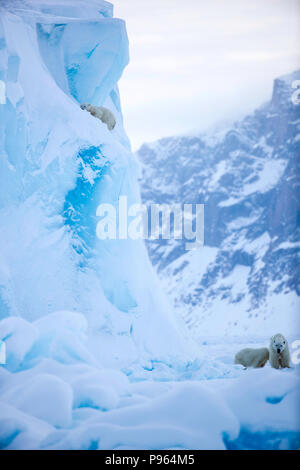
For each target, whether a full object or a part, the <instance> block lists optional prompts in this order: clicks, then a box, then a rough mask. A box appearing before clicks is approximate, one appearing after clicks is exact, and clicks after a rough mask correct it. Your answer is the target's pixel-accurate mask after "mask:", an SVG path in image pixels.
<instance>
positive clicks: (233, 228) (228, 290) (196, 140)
mask: <svg viewBox="0 0 300 470" xmlns="http://www.w3.org/2000/svg"><path fill="white" fill-rule="evenodd" d="M299 77H300V72H295V73H294V74H291V75H289V76H285V77H281V78H279V79H276V80H275V81H274V89H273V95H272V99H271V100H270V102H268V103H266V104H265V105H264V106H262V107H261V108H260V109H258V110H257V111H255V112H254V114H252V115H250V116H247V117H245V119H243V120H242V121H241V122H238V123H236V124H235V125H234V126H233V127H232V128H231V129H226V130H224V131H223V132H220V133H219V135H211V136H210V135H202V136H193V137H170V138H165V139H162V140H160V141H158V142H155V143H153V144H149V145H148V144H145V145H143V146H142V147H141V149H140V150H139V152H138V156H139V158H140V159H141V161H142V163H143V169H144V170H143V176H142V178H141V184H142V198H143V200H144V202H146V203H151V202H155V203H168V202H170V203H171V202H177V203H204V204H205V247H204V248H203V249H200V250H199V251H197V252H186V251H185V245H184V242H181V241H180V240H179V241H178V240H175V241H174V240H157V241H149V243H148V248H149V253H150V256H151V259H152V261H153V263H154V265H155V266H156V267H157V269H158V271H159V273H160V276H161V278H162V280H163V281H164V283H165V285H166V289H167V290H168V291H169V292H170V295H171V297H172V298H173V301H174V305H175V306H177V307H178V308H179V309H180V310H183V312H184V316H185V318H186V321H187V322H188V324H190V326H192V330H193V331H194V332H195V333H196V335H199V334H200V335H201V334H212V335H214V334H221V335H223V334H224V333H226V332H228V333H230V334H241V333H243V334H244V333H245V332H248V333H250V332H251V333H252V334H258V335H269V334H272V331H274V332H275V331H277V329H278V331H281V330H283V331H288V332H294V331H296V330H297V329H298V331H299V330H300V323H299V322H300V320H299V300H298V299H299V297H298V296H299V293H300V287H299V246H300V245H299V145H300V138H299V137H300V111H299V109H300V106H299V105H296V104H293V102H292V100H291V96H292V94H293V92H294V91H295V90H294V89H293V88H292V86H291V84H292V82H293V81H294V80H297V79H298V80H299Z"/></svg>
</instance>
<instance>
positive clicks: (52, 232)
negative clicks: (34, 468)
mask: <svg viewBox="0 0 300 470" xmlns="http://www.w3.org/2000/svg"><path fill="white" fill-rule="evenodd" d="M0 6H1V11H0V13H1V15H0V17H1V21H0V80H2V81H3V82H4V83H5V93H6V96H5V98H6V99H5V102H4V103H1V104H0V117H1V126H0V131H1V133H0V177H1V182H0V224H1V231H0V261H1V264H0V340H1V341H2V344H1V343H0V346H1V348H2V349H1V361H2V362H3V364H1V365H0V447H1V448H2V449H138V448H143V449H171V448H172V449H203V448H205V449H224V448H284V449H287V448H297V447H299V445H300V443H299V431H300V426H299V413H298V406H299V405H298V404H299V390H300V387H299V380H300V379H299V369H298V368H292V369H288V370H279V371H278V370H274V369H271V368H270V367H269V366H267V367H266V368H264V369H262V370H252V371H251V370H247V371H244V370H243V368H242V367H241V366H238V365H234V364H233V357H234V354H235V352H237V350H238V349H240V348H242V347H243V346H246V345H249V344H250V345H255V344H257V345H259V346H260V345H262V344H265V345H267V343H268V338H263V339H262V338H259V339H258V338H254V336H253V335H252V336H251V337H250V336H248V337H247V336H245V337H243V336H240V337H232V336H230V334H228V332H227V336H226V337H222V336H220V334H219V337H218V338H213V337H210V336H209V335H208V334H205V337H203V338H202V337H201V338H199V337H195V338H192V335H191V333H190V331H189V330H188V329H187V328H186V325H185V324H184V322H183V321H182V319H181V318H180V316H179V315H177V313H174V312H173V309H172V308H171V307H170V304H169V302H168V299H167V298H166V297H165V295H164V293H163V290H162V289H161V287H163V286H161V285H160V282H159V281H158V279H157V278H156V274H155V272H154V270H153V268H152V266H151V264H150V261H149V259H148V257H147V252H146V249H145V246H144V244H143V242H142V241H134V240H99V239H98V238H97V236H96V225H97V220H98V219H97V217H96V209H97V207H98V205H99V204H100V203H101V202H105V203H110V204H112V205H113V206H114V207H117V206H118V201H119V198H120V197H121V196H123V195H126V196H127V197H128V201H129V202H130V203H136V202H139V201H140V195H139V186H138V181H137V175H138V163H137V161H136V158H135V156H134V155H133V154H132V153H131V150H130V144H129V141H128V138H127V136H126V134H125V132H124V129H123V122H122V113H121V107H120V101H119V94H118V87H117V82H118V80H119V78H120V76H121V74H122V71H123V68H124V67H125V65H126V64H127V62H128V44H127V35H126V29H125V24H124V22H123V21H122V20H119V19H115V18H112V6H111V5H110V4H109V3H108V2H105V1H103V0H89V1H88V2H86V1H85V0H77V1H76V2H75V0H18V1H17V2H10V1H9V0H4V1H3V2H1V5H0ZM83 101H84V102H92V103H93V104H95V105H104V106H106V107H108V108H109V109H110V110H111V111H112V112H113V113H114V115H115V116H116V118H117V125H116V128H115V129H114V130H113V131H112V132H109V131H108V129H107V127H106V125H105V124H103V123H102V122H100V121H99V120H96V119H94V118H93V117H92V116H90V115H89V114H88V113H87V112H85V111H83V110H81V109H80V106H79V105H80V103H81V102H83ZM282 168H283V167H282V165H281V164H280V165H279V166H278V168H277V169H276V171H275V172H274V175H272V179H273V180H276V179H277V177H278V173H279V172H280V171H281V170H282ZM221 171H222V168H220V172H221ZM257 184H259V183H257ZM252 190H253V187H250V188H249V191H250V192H251V191H252ZM214 256H215V252H214V250H211V252H210V253H209V254H208V258H207V262H209V260H210V259H213V258H214ZM245 275H246V274H245V270H244V271H241V270H238V271H234V275H232V276H231V278H230V279H228V282H229V281H230V282H236V280H237V279H238V280H239V287H241V288H242V287H243V280H244V278H245ZM216 321H217V320H216ZM288 339H289V340H293V339H294V338H292V337H291V338H290V337H289V338H288ZM295 339H297V338H295ZM4 347H5V349H6V355H5V353H4V350H3V348H4Z"/></svg>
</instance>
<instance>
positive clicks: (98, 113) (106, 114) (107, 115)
mask: <svg viewBox="0 0 300 470" xmlns="http://www.w3.org/2000/svg"><path fill="white" fill-rule="evenodd" d="M80 107H81V109H86V110H87V111H88V112H89V113H90V114H91V115H92V116H94V117H96V118H98V119H100V121H102V122H104V124H106V125H107V127H108V129H109V130H110V131H112V130H113V128H114V127H115V125H116V118H115V116H114V115H113V113H112V112H111V111H110V110H109V109H108V108H105V107H104V106H94V105H92V104H89V103H82V104H81V105H80Z"/></svg>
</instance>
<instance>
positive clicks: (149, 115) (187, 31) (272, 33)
mask: <svg viewBox="0 0 300 470" xmlns="http://www.w3.org/2000/svg"><path fill="white" fill-rule="evenodd" d="M111 1H112V3H113V4H114V16H115V17H118V18H123V19H124V20H125V21H126V23H127V32H128V36H129V46H130V63H129V65H128V66H127V68H126V69H125V71H124V73H123V76H122V78H121V80H120V82H119V86H120V94H121V103H122V107H123V114H124V124H125V129H126V130H127V133H128V136H129V138H130V140H131V142H132V145H133V148H134V149H136V148H137V147H139V146H140V145H141V144H142V143H143V142H149V141H153V140H156V139H159V138H161V137H164V136H168V135H176V134H183V133H193V132H197V131H201V130H204V129H206V128H209V127H211V126H212V125H213V124H214V123H216V122H223V121H224V120H225V121H227V120H228V119H229V120H230V119H236V118H238V117H240V116H242V115H244V114H246V113H247V112H249V111H252V110H253V109H255V107H257V106H259V105H260V104H262V103H263V102H265V101H266V100H267V99H269V98H270V95H271V91H272V81H273V79H274V78H275V77H277V76H280V75H282V74H285V73H290V72H292V71H294V70H296V69H297V68H300V57H299V44H300V0H111Z"/></svg>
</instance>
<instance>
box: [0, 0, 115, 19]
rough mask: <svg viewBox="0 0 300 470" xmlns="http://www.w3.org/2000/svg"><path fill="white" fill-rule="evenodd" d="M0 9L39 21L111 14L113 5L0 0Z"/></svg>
mask: <svg viewBox="0 0 300 470" xmlns="http://www.w3.org/2000/svg"><path fill="white" fill-rule="evenodd" d="M0 9H5V10H8V11H10V12H11V13H14V14H16V15H18V16H22V17H28V16H31V17H32V16H34V17H36V20H37V21H39V20H41V18H43V20H44V21H46V22H47V19H48V20H49V21H53V18H54V17H55V18H56V20H58V19H60V20H61V21H68V20H71V19H73V20H74V19H76V18H81V19H87V18H89V19H94V20H95V19H97V15H101V16H102V17H112V16H113V5H112V4H111V3H109V2H106V1H105V0H14V2H12V1H11V0H2V1H1V7H0Z"/></svg>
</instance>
